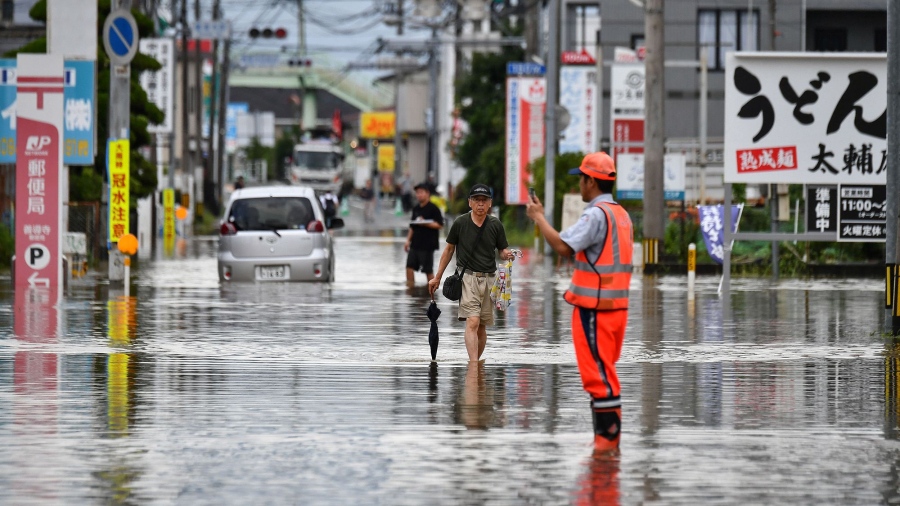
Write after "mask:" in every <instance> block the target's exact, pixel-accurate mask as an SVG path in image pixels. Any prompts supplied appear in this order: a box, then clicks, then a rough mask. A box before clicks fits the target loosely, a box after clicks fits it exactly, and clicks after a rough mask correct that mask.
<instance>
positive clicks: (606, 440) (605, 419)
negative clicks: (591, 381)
mask: <svg viewBox="0 0 900 506" xmlns="http://www.w3.org/2000/svg"><path fill="white" fill-rule="evenodd" d="M604 403H608V401H606V402H604ZM596 404H598V402H597V401H596V400H594V401H591V415H592V416H593V420H594V449H595V450H600V451H606V450H615V449H616V448H618V447H619V436H620V435H621V432H622V407H621V406H615V407H598V406H597V405H596Z"/></svg>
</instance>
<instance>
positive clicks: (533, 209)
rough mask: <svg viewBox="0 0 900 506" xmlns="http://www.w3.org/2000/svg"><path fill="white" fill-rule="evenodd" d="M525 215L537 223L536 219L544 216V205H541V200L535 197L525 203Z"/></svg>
mask: <svg viewBox="0 0 900 506" xmlns="http://www.w3.org/2000/svg"><path fill="white" fill-rule="evenodd" d="M525 214H526V215H528V217H529V218H531V219H532V221H537V219H538V217H540V216H543V215H544V205H543V204H541V199H539V198H538V197H537V195H535V196H534V197H532V199H531V201H529V202H526V203H525Z"/></svg>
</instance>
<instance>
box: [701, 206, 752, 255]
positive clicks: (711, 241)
mask: <svg viewBox="0 0 900 506" xmlns="http://www.w3.org/2000/svg"><path fill="white" fill-rule="evenodd" d="M743 210H744V204H736V205H733V206H731V232H732V233H734V232H737V229H738V222H739V221H741V212H742V211H743ZM697 211H698V212H699V215H700V231H701V232H702V233H703V242H704V243H706V251H707V252H709V256H710V258H712V259H713V261H715V262H716V263H717V264H719V265H721V264H722V262H723V260H724V258H725V254H724V253H725V248H724V244H725V233H724V230H725V206H723V205H722V204H719V205H715V206H697Z"/></svg>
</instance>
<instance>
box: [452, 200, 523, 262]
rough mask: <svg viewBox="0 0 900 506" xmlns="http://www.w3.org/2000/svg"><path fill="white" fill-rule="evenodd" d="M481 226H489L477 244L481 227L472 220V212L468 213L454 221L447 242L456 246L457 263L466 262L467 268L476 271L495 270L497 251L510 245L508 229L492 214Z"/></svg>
mask: <svg viewBox="0 0 900 506" xmlns="http://www.w3.org/2000/svg"><path fill="white" fill-rule="evenodd" d="M481 226H482V227H487V228H486V229H484V232H483V233H482V236H481V239H479V241H478V243H477V244H476V243H475V238H476V237H478V230H479V228H480V227H479V226H478V225H476V224H475V222H473V221H472V213H471V212H469V213H466V214H464V215H462V216H460V217H459V218H457V219H456V221H454V222H453V226H451V227H450V231H449V232H447V243H448V244H453V245H454V246H456V264H457V265H462V264H466V269H468V270H470V271H475V272H495V271H496V270H497V252H498V251H501V250H504V249H506V248H508V247H509V242H507V240H506V230H505V229H504V228H503V223H502V222H501V221H500V220H499V219H497V218H495V217H494V216H491V215H490V214H489V215H487V216H486V217H485V218H484V223H483V224H482V225H481Z"/></svg>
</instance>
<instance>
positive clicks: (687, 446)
mask: <svg viewBox="0 0 900 506" xmlns="http://www.w3.org/2000/svg"><path fill="white" fill-rule="evenodd" d="M215 247H216V246H215V242H213V241H202V240H200V241H196V242H195V243H194V244H193V245H192V246H191V248H189V251H190V253H189V254H188V255H187V256H186V257H185V258H179V259H174V260H167V261H159V262H145V263H144V264H143V265H141V266H140V267H139V268H138V269H136V271H135V273H136V276H137V277H136V280H135V284H134V287H133V289H132V296H133V297H131V298H124V297H122V296H121V295H117V294H116V293H115V292H113V293H112V295H111V294H110V291H109V290H108V286H106V285H105V284H103V283H94V282H89V281H87V282H84V281H83V282H80V283H78V284H76V286H73V287H72V288H71V291H70V294H69V295H68V296H67V298H66V301H65V303H64V306H63V307H62V309H61V311H60V314H59V328H60V331H59V333H58V336H57V337H54V336H44V337H43V338H42V337H41V336H33V335H30V336H17V335H16V334H15V332H14V331H13V328H14V322H13V318H14V311H13V304H12V301H13V292H12V290H11V288H10V284H9V282H8V280H2V281H0V298H2V299H3V302H4V304H3V306H2V307H3V309H2V313H0V320H2V323H0V328H2V329H4V330H3V331H2V332H3V335H2V338H0V503H7V504H97V503H114V504H145V503H153V504H167V503H178V504H290V503H295V504H568V503H575V504H616V503H618V504H643V503H657V502H658V503H661V504H708V503H715V504H735V505H738V504H741V505H743V504H748V503H751V504H777V503H790V504H809V505H813V504H815V505H818V504H823V503H833V504H879V503H891V504H894V503H898V502H900V490H898V488H900V443H898V441H897V426H898V412H900V351H897V352H895V351H893V350H891V348H890V347H889V346H888V345H886V344H885V341H884V340H883V339H882V337H881V335H880V332H881V329H882V324H883V313H884V310H883V309H882V308H883V305H884V291H883V290H884V289H883V282H882V280H879V279H843V280H819V281H798V280H783V281H780V282H778V283H777V284H774V285H773V284H772V283H771V281H770V280H768V279H742V278H737V279H733V281H732V289H733V293H732V294H731V296H730V299H728V298H725V299H723V298H721V297H719V296H718V295H717V294H716V289H717V286H718V282H719V278H718V277H700V278H698V284H697V286H698V289H697V295H696V300H695V301H693V302H690V303H689V301H688V297H687V294H686V291H685V290H686V277H684V276H668V277H651V276H643V277H642V276H641V275H639V274H637V275H635V276H634V277H633V280H632V291H631V311H630V315H629V324H628V330H627V334H626V342H625V347H624V350H623V354H622V359H621V360H620V362H619V377H620V379H621V381H622V400H623V407H622V414H623V435H622V446H621V453H620V455H618V456H604V455H597V456H595V455H593V454H592V426H591V419H590V412H589V409H588V400H589V399H588V396H587V394H585V393H584V391H583V390H582V388H581V383H580V379H579V375H578V371H577V368H576V365H575V356H574V352H573V349H572V344H571V338H570V332H569V321H570V315H571V306H569V305H568V304H566V303H565V302H564V301H563V300H562V292H563V291H564V290H565V288H566V286H567V284H568V275H567V273H566V271H565V269H564V268H563V269H561V270H560V271H558V272H556V273H555V274H554V275H553V276H551V278H550V280H551V281H550V282H545V281H544V279H545V278H546V276H545V273H544V272H543V264H542V259H541V258H539V257H536V256H535V255H534V254H533V253H532V252H529V251H526V256H525V258H524V259H522V260H519V261H517V262H516V263H515V265H514V268H513V276H514V277H513V287H514V295H513V297H514V301H513V305H512V306H511V307H510V308H509V310H508V311H507V312H506V313H499V314H498V322H497V325H496V326H495V327H493V328H489V329H488V344H487V349H486V352H485V361H484V363H483V364H480V365H472V366H470V365H469V364H468V363H467V358H466V352H465V348H464V346H463V326H462V323H461V322H457V321H456V318H455V316H456V313H455V311H456V308H455V303H451V302H449V301H447V300H446V299H443V298H441V297H439V303H440V307H441V309H442V310H443V314H442V316H441V317H440V319H439V320H438V323H439V324H440V339H441V341H440V343H441V344H440V347H439V349H438V360H437V363H436V364H432V363H431V360H430V352H429V347H428V341H427V340H428V329H429V321H428V319H427V317H426V316H425V310H426V309H427V306H428V302H429V297H428V295H427V293H426V292H425V289H424V282H425V280H424V276H423V275H422V274H418V276H419V277H418V278H417V281H418V285H419V286H418V288H416V289H413V290H412V291H409V290H407V289H406V287H405V285H404V279H405V274H404V272H403V268H404V265H405V253H404V252H403V239H402V238H400V237H397V236H396V234H388V235H387V236H385V237H373V236H368V237H364V236H353V235H351V234H346V235H342V236H339V237H338V238H337V241H336V246H335V249H336V254H337V275H336V282H335V283H333V284H331V285H329V284H281V283H270V284H232V285H228V284H224V285H220V284H219V282H218V280H217V278H216V260H215ZM436 256H437V255H436ZM724 300H728V304H725V306H724V307H723V303H724Z"/></svg>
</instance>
